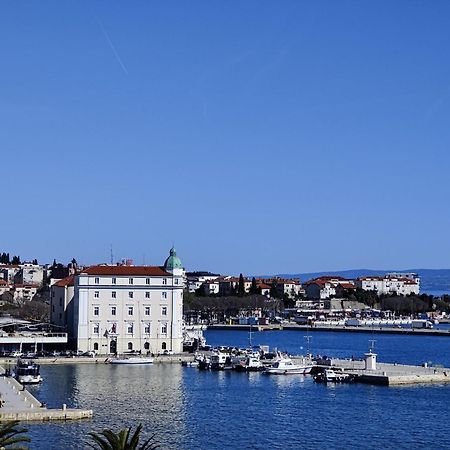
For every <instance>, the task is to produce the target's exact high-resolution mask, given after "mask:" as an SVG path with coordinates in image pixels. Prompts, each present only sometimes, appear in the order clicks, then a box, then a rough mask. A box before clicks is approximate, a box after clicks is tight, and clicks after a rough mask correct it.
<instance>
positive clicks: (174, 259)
mask: <svg viewBox="0 0 450 450" xmlns="http://www.w3.org/2000/svg"><path fill="white" fill-rule="evenodd" d="M182 268H183V266H182V265H181V260H180V258H178V256H177V251H176V250H175V247H172V248H171V249H170V255H169V257H168V258H167V259H166V261H165V262H164V269H166V270H173V269H182Z"/></svg>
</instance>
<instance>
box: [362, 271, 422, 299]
mask: <svg viewBox="0 0 450 450" xmlns="http://www.w3.org/2000/svg"><path fill="white" fill-rule="evenodd" d="M400 275H401V274H400ZM356 286H357V287H359V288H360V289H362V290H364V291H376V293H377V294H378V295H381V294H397V295H410V294H419V291H420V280H418V281H416V279H415V278H414V277H403V276H398V275H395V276H393V275H392V274H389V275H385V276H369V277H360V278H358V279H357V280H356Z"/></svg>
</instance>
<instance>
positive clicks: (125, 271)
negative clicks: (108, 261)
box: [80, 266, 172, 277]
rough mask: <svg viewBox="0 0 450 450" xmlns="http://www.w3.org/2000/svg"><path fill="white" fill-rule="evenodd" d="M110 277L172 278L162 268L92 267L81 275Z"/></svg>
mask: <svg viewBox="0 0 450 450" xmlns="http://www.w3.org/2000/svg"><path fill="white" fill-rule="evenodd" d="M84 274H86V275H109V276H114V275H116V276H127V277H128V276H149V277H152V276H153V277H161V276H163V277H171V276H172V274H170V273H169V272H166V271H165V270H164V267H162V266H91V267H88V268H86V269H84V270H83V271H82V272H81V274H80V275H84Z"/></svg>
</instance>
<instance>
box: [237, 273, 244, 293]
mask: <svg viewBox="0 0 450 450" xmlns="http://www.w3.org/2000/svg"><path fill="white" fill-rule="evenodd" d="M244 295H245V283H244V277H243V275H242V273H241V274H239V284H238V296H239V297H243V296H244Z"/></svg>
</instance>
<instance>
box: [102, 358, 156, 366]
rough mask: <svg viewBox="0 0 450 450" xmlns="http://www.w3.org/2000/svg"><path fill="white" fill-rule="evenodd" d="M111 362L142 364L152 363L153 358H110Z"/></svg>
mask: <svg viewBox="0 0 450 450" xmlns="http://www.w3.org/2000/svg"><path fill="white" fill-rule="evenodd" d="M110 363H111V364H132V365H143V364H153V358H122V359H112V360H111V361H110Z"/></svg>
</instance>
